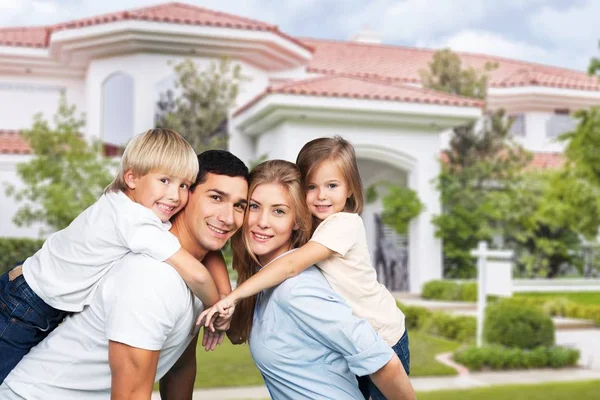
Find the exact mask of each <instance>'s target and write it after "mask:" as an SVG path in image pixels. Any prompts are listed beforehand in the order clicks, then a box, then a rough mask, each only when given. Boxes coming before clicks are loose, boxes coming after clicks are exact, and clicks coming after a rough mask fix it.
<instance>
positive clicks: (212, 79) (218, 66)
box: [155, 59, 249, 153]
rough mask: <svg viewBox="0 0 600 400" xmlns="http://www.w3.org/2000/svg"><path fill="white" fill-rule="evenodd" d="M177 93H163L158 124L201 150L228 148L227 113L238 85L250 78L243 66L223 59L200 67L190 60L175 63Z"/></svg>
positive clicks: (157, 119) (235, 96)
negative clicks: (178, 134) (176, 133)
mask: <svg viewBox="0 0 600 400" xmlns="http://www.w3.org/2000/svg"><path fill="white" fill-rule="evenodd" d="M174 70H175V74H176V75H177V79H176V81H175V92H173V91H171V90H169V91H167V92H166V93H162V94H161V96H160V100H159V102H158V103H157V112H156V118H155V119H156V126H157V127H159V128H169V129H173V130H175V131H177V132H179V133H180V134H181V135H182V136H183V137H185V138H186V140H187V141H188V142H189V143H190V144H191V145H192V147H193V148H194V150H196V152H198V153H200V152H202V151H204V150H208V149H226V148H227V131H226V130H227V129H226V128H227V116H228V113H229V110H230V109H231V108H232V107H233V106H234V105H235V100H236V98H237V95H238V92H239V85H240V84H241V83H242V82H245V81H247V80H249V79H248V78H247V77H246V76H244V75H242V69H241V67H240V65H238V64H236V65H233V64H232V63H231V62H230V61H229V60H226V59H223V60H221V61H220V62H219V63H216V62H212V63H211V64H210V65H209V66H208V68H207V69H205V70H199V69H198V67H197V66H196V64H195V63H194V61H193V60H191V59H186V60H184V61H183V62H181V63H179V64H176V65H175V67H174Z"/></svg>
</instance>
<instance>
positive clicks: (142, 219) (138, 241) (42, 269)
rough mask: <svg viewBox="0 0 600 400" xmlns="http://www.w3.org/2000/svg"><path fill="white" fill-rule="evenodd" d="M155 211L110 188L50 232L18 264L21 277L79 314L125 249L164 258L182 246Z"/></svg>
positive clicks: (47, 298) (42, 295) (56, 304)
mask: <svg viewBox="0 0 600 400" xmlns="http://www.w3.org/2000/svg"><path fill="white" fill-rule="evenodd" d="M169 229H171V223H170V222H162V221H161V220H160V219H159V218H158V217H157V216H156V214H154V212H153V211H152V210H150V209H148V208H146V207H144V206H142V205H141V204H138V203H135V202H134V201H133V200H131V199H130V198H129V197H127V196H126V195H125V194H124V193H123V192H109V193H107V194H104V195H102V196H101V197H100V198H99V199H98V201H96V202H95V203H94V204H93V205H91V206H90V207H89V208H87V209H86V210H85V211H84V212H82V213H81V214H79V216H78V217H77V218H75V220H73V222H71V224H70V225H69V226H68V227H67V228H65V229H63V230H61V231H58V232H56V233H54V234H52V235H51V236H50V237H48V239H47V240H46V242H45V243H44V245H43V246H42V248H41V249H40V250H39V251H38V252H37V253H35V254H34V255H33V256H32V257H29V258H28V259H27V260H25V263H24V264H23V276H24V277H25V280H26V281H27V283H28V284H29V286H30V287H31V289H32V290H33V291H34V292H35V293H36V294H37V295H38V296H39V297H40V298H41V299H42V300H44V301H45V302H46V304H48V305H50V306H52V307H54V308H56V309H59V310H64V311H71V312H78V311H81V310H82V309H83V307H84V306H86V305H87V304H89V302H90V300H91V299H92V297H93V295H94V292H95V290H96V288H97V284H98V282H99V281H100V279H101V278H102V277H103V276H104V275H105V274H106V273H107V272H108V270H109V269H110V267H111V266H112V265H113V264H114V263H115V262H116V261H118V260H119V259H121V258H122V257H123V256H125V255H126V254H127V253H130V252H133V253H139V254H145V255H147V256H149V257H152V258H154V259H156V260H158V261H164V260H166V259H168V258H169V257H171V256H172V255H173V254H175V253H176V252H177V251H178V250H179V249H180V248H181V245H180V243H179V241H178V240H177V238H176V237H175V236H174V235H172V234H171V233H170V232H169Z"/></svg>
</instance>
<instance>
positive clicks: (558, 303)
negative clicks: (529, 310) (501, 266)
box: [511, 296, 600, 326]
mask: <svg viewBox="0 0 600 400" xmlns="http://www.w3.org/2000/svg"><path fill="white" fill-rule="evenodd" d="M511 301H512V302H514V303H515V304H521V305H524V306H535V307H537V308H539V309H541V310H542V311H544V312H545V313H546V314H548V315H551V316H557V317H567V318H578V319H589V320H592V321H594V322H595V323H596V325H598V326H600V306H597V305H592V304H579V303H575V302H574V301H571V300H568V299H565V298H557V299H551V300H548V299H538V298H534V297H526V296H518V297H513V298H511Z"/></svg>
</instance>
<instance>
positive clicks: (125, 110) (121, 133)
mask: <svg viewBox="0 0 600 400" xmlns="http://www.w3.org/2000/svg"><path fill="white" fill-rule="evenodd" d="M133 95H134V94H133V78H132V77H131V76H129V75H127V74H123V73H116V74H113V75H111V76H109V77H108V79H106V80H105V81H104V84H103V85H102V140H103V141H104V143H106V144H111V145H116V146H124V145H125V144H126V143H127V141H129V139H131V138H132V137H133V134H134V132H133V129H134V128H133Z"/></svg>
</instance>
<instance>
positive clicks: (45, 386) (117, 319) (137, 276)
mask: <svg viewBox="0 0 600 400" xmlns="http://www.w3.org/2000/svg"><path fill="white" fill-rule="evenodd" d="M201 308H202V303H201V302H200V301H199V300H198V299H196V297H195V296H193V294H192V292H191V291H190V290H189V289H188V288H187V286H186V284H185V282H184V281H183V279H182V278H181V277H180V276H179V275H178V274H177V272H176V271H175V270H174V269H173V268H171V267H170V266H169V265H168V264H165V263H162V262H159V261H156V260H154V259H152V258H150V257H147V256H144V255H140V254H129V255H127V256H125V257H124V258H123V259H122V260H121V261H119V262H118V263H117V264H116V265H115V268H111V269H110V271H109V272H108V273H107V275H106V276H105V277H104V278H103V279H102V280H101V282H100V283H99V285H98V290H97V292H96V295H95V296H94V298H93V299H92V302H91V304H90V305H89V306H88V307H86V308H85V309H84V310H83V311H82V312H80V313H77V314H73V315H70V316H69V317H67V318H66V319H65V321H64V322H63V323H62V324H61V325H60V326H59V327H58V328H56V329H55V330H54V331H53V332H52V333H50V335H49V336H48V337H47V338H46V339H45V340H44V341H42V342H41V343H40V344H38V345H37V346H36V347H34V348H33V349H31V351H30V352H29V353H28V354H27V355H26V356H25V357H24V358H23V360H21V362H20V363H19V364H18V365H17V366H16V367H15V369H14V370H13V371H12V372H11V373H10V374H9V375H8V376H7V378H6V379H5V381H4V383H3V384H2V386H0V399H7V400H8V399H19V398H25V399H109V398H110V386H111V372H110V367H109V363H108V344H109V340H113V341H116V342H120V343H125V344H127V345H129V346H132V347H137V348H142V349H147V350H160V358H159V361H158V368H157V373H156V380H158V379H160V378H161V377H162V376H164V375H165V374H166V373H167V372H168V371H169V369H170V368H171V367H172V366H173V364H175V362H176V361H177V360H178V359H179V357H180V356H181V354H182V353H183V351H184V350H185V349H186V347H187V346H188V344H189V343H190V341H191V339H192V336H190V332H191V330H192V328H193V326H194V323H195V317H196V316H197V314H198V313H199V312H200V311H201Z"/></svg>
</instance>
